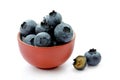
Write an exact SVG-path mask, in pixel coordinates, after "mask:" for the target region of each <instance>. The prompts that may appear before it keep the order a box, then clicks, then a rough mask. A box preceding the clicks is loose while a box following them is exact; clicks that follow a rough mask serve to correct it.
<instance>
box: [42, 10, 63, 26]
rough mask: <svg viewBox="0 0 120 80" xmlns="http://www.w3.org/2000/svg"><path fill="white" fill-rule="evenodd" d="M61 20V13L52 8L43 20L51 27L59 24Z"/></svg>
mask: <svg viewBox="0 0 120 80" xmlns="http://www.w3.org/2000/svg"><path fill="white" fill-rule="evenodd" d="M61 21H62V16H61V14H60V13H58V12H56V11H54V10H53V11H52V12H50V13H49V15H47V16H46V17H44V22H46V23H47V24H48V25H49V26H52V27H53V28H54V27H55V26H56V25H58V24H60V23H61Z"/></svg>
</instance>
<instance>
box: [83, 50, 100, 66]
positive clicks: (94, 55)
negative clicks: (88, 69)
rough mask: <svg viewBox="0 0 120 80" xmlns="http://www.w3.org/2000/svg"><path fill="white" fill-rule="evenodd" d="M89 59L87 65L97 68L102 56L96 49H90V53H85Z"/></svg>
mask: <svg viewBox="0 0 120 80" xmlns="http://www.w3.org/2000/svg"><path fill="white" fill-rule="evenodd" d="M85 56H86V58H87V64H88V65H89V66H96V65H97V64H99V63H100V61H101V55H100V53H99V52H97V51H96V49H90V50H89V51H88V52H86V53H85Z"/></svg>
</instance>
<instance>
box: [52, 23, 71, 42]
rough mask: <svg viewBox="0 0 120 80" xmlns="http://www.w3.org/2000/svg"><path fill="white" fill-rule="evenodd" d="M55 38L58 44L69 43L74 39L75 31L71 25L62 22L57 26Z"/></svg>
mask: <svg viewBox="0 0 120 80" xmlns="http://www.w3.org/2000/svg"><path fill="white" fill-rule="evenodd" d="M54 36H55V38H56V40H57V41H58V42H63V43H67V42H69V41H71V39H72V38H73V30H72V28H71V26H70V25H69V24H66V23H63V22H62V23H61V24H59V25H57V26H56V28H55V30H54Z"/></svg>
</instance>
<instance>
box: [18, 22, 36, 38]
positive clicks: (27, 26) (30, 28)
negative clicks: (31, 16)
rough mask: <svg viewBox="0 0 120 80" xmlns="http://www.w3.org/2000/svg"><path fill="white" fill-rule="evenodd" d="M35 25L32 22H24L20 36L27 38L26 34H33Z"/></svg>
mask: <svg viewBox="0 0 120 80" xmlns="http://www.w3.org/2000/svg"><path fill="white" fill-rule="evenodd" d="M36 25H37V23H36V22H35V21H33V20H26V21H24V22H23V23H22V24H21V27H20V33H21V35H23V36H27V35H28V34H34V33H35V27H36Z"/></svg>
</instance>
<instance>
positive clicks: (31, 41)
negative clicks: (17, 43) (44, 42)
mask: <svg viewBox="0 0 120 80" xmlns="http://www.w3.org/2000/svg"><path fill="white" fill-rule="evenodd" d="M34 38H35V35H34V34H29V35H27V36H26V37H25V38H24V39H23V42H25V43H27V44H29V45H33V46H34Z"/></svg>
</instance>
